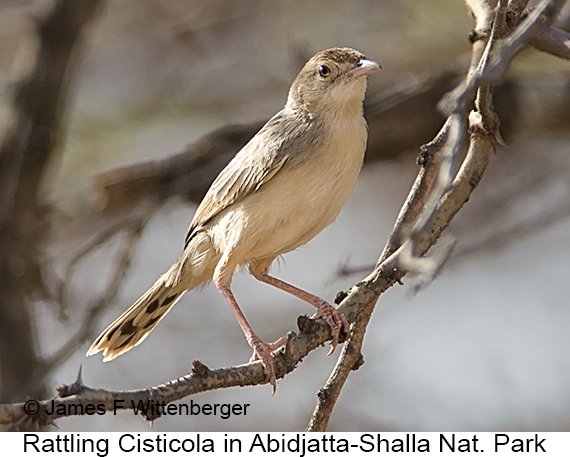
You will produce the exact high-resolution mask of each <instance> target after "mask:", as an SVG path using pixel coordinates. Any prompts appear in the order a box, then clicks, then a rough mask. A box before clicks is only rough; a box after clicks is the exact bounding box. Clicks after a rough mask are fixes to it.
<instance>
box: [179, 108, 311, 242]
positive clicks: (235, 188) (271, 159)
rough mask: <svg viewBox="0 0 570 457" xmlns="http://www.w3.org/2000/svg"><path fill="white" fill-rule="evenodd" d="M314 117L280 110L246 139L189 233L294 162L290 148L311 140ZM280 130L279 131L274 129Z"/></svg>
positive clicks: (221, 175) (204, 201) (210, 193)
mask: <svg viewBox="0 0 570 457" xmlns="http://www.w3.org/2000/svg"><path fill="white" fill-rule="evenodd" d="M310 127H311V120H310V119H309V118H305V117H299V116H296V117H292V116H289V115H286V114H284V113H283V111H281V112H279V113H277V114H276V115H275V116H274V117H273V118H271V119H270V120H269V121H268V122H267V123H266V124H265V125H264V126H263V127H262V129H261V130H260V131H259V132H258V133H257V134H256V135H255V136H254V137H253V138H252V139H251V140H250V141H249V143H247V144H246V145H245V146H244V147H243V148H242V149H241V150H240V151H239V152H238V153H237V154H236V156H235V157H234V158H233V159H232V160H231V161H230V163H229V164H228V165H227V166H226V168H224V169H223V170H222V171H221V172H220V174H219V175H218V177H217V178H216V179H215V180H214V182H213V183H212V185H211V186H210V189H209V190H208V192H207V193H206V195H205V196H204V199H203V200H202V203H200V206H198V209H197V210H196V214H195V215H194V219H193V220H192V223H191V224H190V228H189V230H188V234H187V235H186V242H185V247H186V246H187V245H188V243H189V241H190V240H191V239H192V237H193V235H194V234H195V233H196V232H197V231H198V230H200V228H201V227H203V226H204V224H206V223H208V221H210V220H211V219H212V218H213V217H215V216H216V215H217V214H218V213H220V212H221V211H222V210H224V209H225V208H227V207H228V206H230V205H232V204H233V203H236V202H239V201H242V200H243V199H244V198H246V197H247V196H248V195H249V194H251V193H253V192H255V191H256V190H257V189H259V188H260V187H261V186H263V185H264V184H265V183H267V182H268V181H269V180H270V179H271V178H272V177H273V176H275V174H276V173H277V172H279V170H281V168H282V167H283V166H284V165H285V164H286V163H287V162H295V157H292V152H294V151H293V150H292V148H291V146H292V145H293V144H295V145H296V148H298V147H299V146H300V145H303V144H304V143H305V141H307V140H309V141H310V134H309V132H310V130H312V129H311V128H310ZM276 131H278V132H279V135H276V134H275V132H276Z"/></svg>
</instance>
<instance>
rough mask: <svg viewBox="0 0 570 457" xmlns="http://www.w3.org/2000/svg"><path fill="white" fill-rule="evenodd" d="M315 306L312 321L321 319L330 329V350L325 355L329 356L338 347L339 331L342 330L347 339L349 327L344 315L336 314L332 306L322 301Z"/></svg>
mask: <svg viewBox="0 0 570 457" xmlns="http://www.w3.org/2000/svg"><path fill="white" fill-rule="evenodd" d="M315 306H316V307H317V312H316V313H315V315H314V316H313V319H318V318H323V319H324V320H325V322H326V323H327V324H329V327H330V328H331V333H332V340H331V348H330V350H329V353H328V354H327V355H331V354H332V353H333V352H334V350H335V349H336V347H337V345H338V340H339V337H340V331H341V329H343V328H344V331H345V332H346V336H347V338H348V337H349V336H350V325H348V321H347V320H346V317H345V315H344V314H342V313H340V312H338V311H337V309H336V308H335V307H334V306H332V305H330V304H328V303H327V302H326V301H324V300H323V301H322V302H319V303H318V304H316V305H315Z"/></svg>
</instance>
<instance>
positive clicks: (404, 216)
mask: <svg viewBox="0 0 570 457" xmlns="http://www.w3.org/2000/svg"><path fill="white" fill-rule="evenodd" d="M548 3H549V2H543V3H542V4H541V6H540V7H539V8H538V12H536V13H535V16H532V15H531V16H530V17H529V18H527V20H525V21H524V23H523V25H522V26H521V29H520V30H518V31H515V33H514V34H513V36H514V37H515V38H514V39H512V40H511V41H510V42H508V43H507V44H505V45H503V46H499V57H498V58H497V57H496V54H491V52H492V50H493V48H494V47H495V46H496V41H498V40H500V39H501V38H502V37H503V36H504V34H505V33H506V13H507V1H506V0H500V2H499V5H498V7H497V10H496V13H495V16H494V19H493V28H492V32H491V36H490V38H489V40H488V42H487V43H486V46H484V44H483V43H484V38H485V35H486V32H487V30H490V28H491V23H490V21H491V14H490V6H489V4H488V2H486V1H483V0H480V1H477V0H467V4H468V6H469V8H470V9H471V11H472V13H473V14H474V16H475V19H476V29H475V31H474V34H473V36H474V37H475V38H476V39H474V40H473V48H472V58H471V68H470V70H469V72H468V74H467V77H466V79H465V82H464V83H463V84H461V85H460V86H459V87H458V88H457V89H456V90H454V91H453V92H452V93H451V94H450V95H448V96H447V98H446V100H445V102H444V105H443V106H444V107H445V108H446V109H447V111H448V112H449V113H450V115H449V117H448V119H447V121H446V123H445V125H444V127H443V128H442V130H441V131H440V133H439V134H438V135H437V136H436V138H435V139H434V140H433V141H432V142H431V143H430V144H429V145H426V146H424V148H423V153H424V154H425V153H427V152H432V151H434V150H435V154H434V156H433V157H432V156H430V155H429V154H426V155H424V156H423V157H421V164H422V165H423V168H422V170H420V173H419V174H418V177H417V178H416V182H415V184H414V186H413V188H412V190H411V192H410V195H409V196H408V199H407V201H406V203H405V204H404V206H403V208H402V210H401V212H400V214H399V216H398V220H397V222H396V226H395V227H394V229H393V232H392V235H391V236H390V238H389V240H388V243H387V244H386V247H385V248H384V251H383V253H382V256H381V257H380V260H379V266H378V267H377V268H382V267H383V266H384V265H385V263H386V262H387V261H388V259H393V258H394V257H395V256H396V257H397V268H394V270H393V271H392V272H391V273H392V275H393V276H392V278H396V279H397V280H399V279H400V278H401V277H402V276H403V275H404V274H405V272H413V271H414V270H416V271H420V272H421V271H422V270H423V272H424V273H425V272H426V270H427V273H428V275H429V276H431V277H433V275H434V274H435V272H436V271H437V269H438V268H439V266H440V265H441V260H442V258H443V259H445V257H446V255H447V253H448V252H444V254H443V255H440V256H439V258H436V259H435V260H433V259H432V261H431V262H430V261H428V262H426V259H422V258H421V257H420V256H423V255H424V254H425V253H426V252H427V250H428V249H429V248H430V247H431V246H432V245H433V244H435V242H436V241H437V239H438V237H439V234H440V233H441V232H442V231H443V230H444V229H445V227H447V225H448V224H449V222H450V221H451V219H452V218H453V217H454V215H455V214H456V213H457V212H458V211H459V210H460V209H461V207H462V206H463V205H464V204H465V202H467V200H468V199H469V197H470V195H471V193H472V192H473V190H474V189H475V188H476V187H477V185H478V184H479V181H480V180H481V177H482V176H483V173H484V171H485V169H486V168H487V165H488V162H489V159H490V157H491V155H492V154H493V152H494V151H495V144H496V135H497V133H496V129H497V128H498V122H497V121H496V120H495V119H494V113H493V112H492V110H491V95H490V89H489V88H488V87H486V86H487V85H488V84H490V83H491V82H493V83H496V82H498V80H499V78H500V77H502V76H503V75H504V72H505V71H506V68H508V66H509V64H510V61H511V60H512V58H513V57H514V55H515V54H516V51H517V50H518V49H519V48H520V47H521V46H522V45H523V43H524V41H523V40H524V39H525V37H526V36H527V34H529V32H530V30H531V28H532V26H533V25H534V24H535V23H536V21H537V19H538V18H539V17H540V14H542V12H544V10H545V8H546V6H548ZM553 3H555V2H553ZM491 56H492V57H495V58H496V60H495V61H494V62H493V65H494V66H491V65H490V64H489V62H490V61H491ZM498 64H500V65H502V67H501V70H503V71H499V70H498V68H499V65H498ZM489 67H490V68H489ZM490 73H494V74H493V77H494V79H492V78H491V77H490V76H488V75H489V74H490ZM476 93H477V101H476V104H475V105H474V102H475V94H476ZM474 108H476V109H477V111H474V112H473V113H472V115H471V116H470V117H469V124H470V130H469V131H470V135H469V136H470V138H469V149H468V152H467V155H466V157H465V160H464V161H463V164H462V166H461V168H460V170H459V171H458V173H457V176H456V177H455V180H453V183H451V179H452V174H451V166H452V164H453V161H454V159H455V158H456V157H459V156H460V152H461V150H462V149H463V142H464V139H465V137H466V135H467V129H466V128H465V127H466V120H467V113H468V112H469V111H471V110H473V109H474ZM426 159H428V160H426ZM432 159H433V160H432ZM412 223H413V226H412V227H411V228H410V224H412ZM400 243H401V244H400ZM398 246H400V247H399V248H398ZM392 253H393V254H392ZM398 253H399V254H400V255H399V256H397V254H398ZM390 254H391V256H390V257H388V259H386V257H387V256H388V255H390ZM385 259H386V260H385ZM375 304H376V300H371V301H370V302H369V304H368V305H367V306H366V307H365V309H364V310H362V311H361V318H360V322H359V324H360V325H358V326H353V329H352V337H351V339H350V340H349V341H348V342H347V344H346V345H345V348H344V350H343V351H342V353H341V355H340V357H339V360H338V362H337V364H336V366H335V369H334V371H333V373H332V374H331V376H330V377H329V379H328V381H327V383H326V385H325V386H324V388H323V389H322V390H321V391H320V392H319V395H318V399H317V405H316V407H315V410H314V411H313V415H312V417H311V420H310V422H309V425H308V427H307V431H325V430H326V427H327V424H328V422H329V419H330V417H331V415H332V411H333V408H334V406H335V404H336V401H337V399H338V397H339V395H340V392H341V390H342V388H343V386H344V384H345V382H346V380H347V378H348V376H349V374H350V372H351V371H352V369H355V368H354V367H358V366H360V364H361V361H362V355H361V348H362V342H363V339H364V333H365V331H366V327H367V325H368V322H369V319H370V317H371V315H372V312H373V310H374V307H375Z"/></svg>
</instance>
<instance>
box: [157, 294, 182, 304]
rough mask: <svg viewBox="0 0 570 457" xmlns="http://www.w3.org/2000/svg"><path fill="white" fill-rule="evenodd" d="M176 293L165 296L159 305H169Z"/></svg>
mask: <svg viewBox="0 0 570 457" xmlns="http://www.w3.org/2000/svg"><path fill="white" fill-rule="evenodd" d="M177 296H178V295H171V296H170V297H166V298H165V299H164V301H163V302H162V303H161V304H160V306H168V305H170V304H171V303H172V302H173V301H174V300H175V299H176V297H177Z"/></svg>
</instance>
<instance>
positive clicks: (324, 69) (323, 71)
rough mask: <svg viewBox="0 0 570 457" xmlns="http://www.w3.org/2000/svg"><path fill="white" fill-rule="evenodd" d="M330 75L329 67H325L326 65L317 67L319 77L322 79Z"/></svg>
mask: <svg viewBox="0 0 570 457" xmlns="http://www.w3.org/2000/svg"><path fill="white" fill-rule="evenodd" d="M330 74H331V69H330V68H329V67H327V66H326V65H319V75H321V76H322V77H323V78H326V77H327V76H329V75H330Z"/></svg>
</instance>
